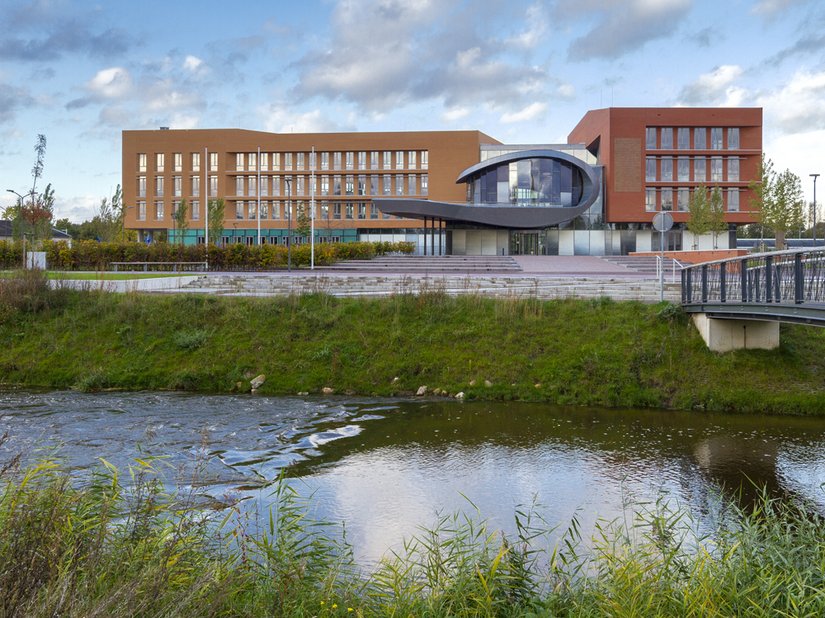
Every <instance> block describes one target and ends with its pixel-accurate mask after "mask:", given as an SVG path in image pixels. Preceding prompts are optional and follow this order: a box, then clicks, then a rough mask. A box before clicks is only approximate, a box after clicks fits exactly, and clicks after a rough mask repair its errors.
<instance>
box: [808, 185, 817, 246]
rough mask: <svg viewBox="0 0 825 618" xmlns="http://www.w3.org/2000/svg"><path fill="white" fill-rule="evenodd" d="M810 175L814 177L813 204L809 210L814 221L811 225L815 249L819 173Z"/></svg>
mask: <svg viewBox="0 0 825 618" xmlns="http://www.w3.org/2000/svg"><path fill="white" fill-rule="evenodd" d="M810 176H811V178H813V179H814V205H813V207H812V208H811V211H812V212H813V222H814V227H813V235H814V249H816V179H817V178H819V174H810Z"/></svg>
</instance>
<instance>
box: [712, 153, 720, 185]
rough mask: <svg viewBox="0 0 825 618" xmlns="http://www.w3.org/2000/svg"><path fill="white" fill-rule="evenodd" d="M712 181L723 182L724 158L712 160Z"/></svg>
mask: <svg viewBox="0 0 825 618" xmlns="http://www.w3.org/2000/svg"><path fill="white" fill-rule="evenodd" d="M710 181H711V182H722V157H711V159H710Z"/></svg>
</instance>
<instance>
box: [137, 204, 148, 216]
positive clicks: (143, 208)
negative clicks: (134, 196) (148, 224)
mask: <svg viewBox="0 0 825 618" xmlns="http://www.w3.org/2000/svg"><path fill="white" fill-rule="evenodd" d="M137 206H138V214H137V218H138V221H146V201H145V200H141V201H140V202H138V203H137Z"/></svg>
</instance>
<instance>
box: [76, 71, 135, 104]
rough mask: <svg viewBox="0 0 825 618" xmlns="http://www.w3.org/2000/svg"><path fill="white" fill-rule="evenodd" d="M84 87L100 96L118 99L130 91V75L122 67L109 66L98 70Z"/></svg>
mask: <svg viewBox="0 0 825 618" xmlns="http://www.w3.org/2000/svg"><path fill="white" fill-rule="evenodd" d="M86 87H87V88H88V89H89V90H90V91H91V92H92V94H95V95H98V96H100V97H101V98H104V99H120V98H122V97H124V96H126V95H128V94H129V93H130V92H131V90H132V76H131V75H130V74H129V71H127V70H126V69H124V68H123V67H110V68H108V69H102V70H100V71H98V72H97V73H96V74H95V76H94V77H93V78H92V79H91V80H89V82H88V83H87V84H86Z"/></svg>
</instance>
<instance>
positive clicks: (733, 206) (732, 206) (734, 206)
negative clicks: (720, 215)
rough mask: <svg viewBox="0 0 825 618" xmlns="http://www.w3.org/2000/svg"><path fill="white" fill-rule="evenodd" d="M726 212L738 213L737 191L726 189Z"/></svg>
mask: <svg viewBox="0 0 825 618" xmlns="http://www.w3.org/2000/svg"><path fill="white" fill-rule="evenodd" d="M728 211H729V212H739V189H728Z"/></svg>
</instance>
